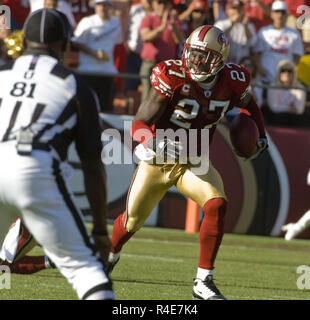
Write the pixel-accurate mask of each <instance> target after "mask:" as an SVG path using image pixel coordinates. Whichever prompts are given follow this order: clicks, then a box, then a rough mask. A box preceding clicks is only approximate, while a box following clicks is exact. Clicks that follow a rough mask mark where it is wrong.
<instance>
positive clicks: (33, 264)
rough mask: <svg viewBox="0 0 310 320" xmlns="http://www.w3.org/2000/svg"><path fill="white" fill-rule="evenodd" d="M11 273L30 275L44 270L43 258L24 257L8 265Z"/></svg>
mask: <svg viewBox="0 0 310 320" xmlns="http://www.w3.org/2000/svg"><path fill="white" fill-rule="evenodd" d="M9 267H10V270H11V272H12V273H19V274H32V273H35V272H38V271H40V270H43V269H45V268H46V267H45V256H24V257H22V258H20V259H18V260H17V261H15V262H13V263H12V264H9Z"/></svg>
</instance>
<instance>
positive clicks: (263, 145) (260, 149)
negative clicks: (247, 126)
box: [247, 137, 268, 160]
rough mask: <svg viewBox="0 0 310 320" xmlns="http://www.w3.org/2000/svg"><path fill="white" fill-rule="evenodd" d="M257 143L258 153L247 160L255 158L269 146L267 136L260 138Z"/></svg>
mask: <svg viewBox="0 0 310 320" xmlns="http://www.w3.org/2000/svg"><path fill="white" fill-rule="evenodd" d="M256 145H257V150H256V153H255V154H253V156H252V157H250V158H248V159H247V160H253V159H255V158H257V157H258V156H259V155H260V154H261V153H262V152H264V151H265V150H266V149H267V148H268V140H267V138H266V137H262V138H259V140H258V141H257V144H256Z"/></svg>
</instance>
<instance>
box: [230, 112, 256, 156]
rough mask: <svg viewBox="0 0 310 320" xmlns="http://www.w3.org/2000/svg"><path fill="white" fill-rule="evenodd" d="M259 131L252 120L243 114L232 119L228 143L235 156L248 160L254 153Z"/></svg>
mask: <svg viewBox="0 0 310 320" xmlns="http://www.w3.org/2000/svg"><path fill="white" fill-rule="evenodd" d="M258 139H259V131H258V128H257V126H256V123H255V122H254V120H252V119H251V118H250V117H249V116H247V115H246V114H244V113H239V114H238V115H236V116H235V117H234V119H233V120H232V122H231V125H230V141H231V143H232V145H233V147H234V149H235V151H236V152H237V154H238V155H239V156H241V157H244V158H250V157H251V156H253V155H254V154H255V152H256V148H257V147H256V144H257V141H258Z"/></svg>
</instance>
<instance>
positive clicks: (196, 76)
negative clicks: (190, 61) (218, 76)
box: [190, 72, 213, 82]
mask: <svg viewBox="0 0 310 320" xmlns="http://www.w3.org/2000/svg"><path fill="white" fill-rule="evenodd" d="M190 76H191V78H192V79H193V80H194V81H197V82H202V81H205V80H206V79H208V78H209V77H211V76H213V74H195V73H193V72H190Z"/></svg>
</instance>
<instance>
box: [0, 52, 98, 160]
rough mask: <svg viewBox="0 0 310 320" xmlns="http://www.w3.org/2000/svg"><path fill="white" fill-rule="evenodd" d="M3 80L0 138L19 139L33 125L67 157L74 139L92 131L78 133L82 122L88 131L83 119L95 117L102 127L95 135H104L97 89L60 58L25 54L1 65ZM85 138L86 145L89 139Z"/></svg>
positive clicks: (39, 136) (40, 138)
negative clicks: (93, 89)
mask: <svg viewBox="0 0 310 320" xmlns="http://www.w3.org/2000/svg"><path fill="white" fill-rule="evenodd" d="M0 83H1V86H0V141H2V142H3V141H8V140H15V139H16V136H17V134H18V132H19V130H20V129H21V128H22V127H29V128H30V130H31V132H32V133H33V140H34V141H35V142H36V143H40V144H47V145H49V146H51V147H52V148H53V149H55V150H56V151H57V153H59V154H60V158H62V159H63V158H65V157H66V152H67V148H68V147H69V145H70V144H71V142H72V141H74V140H76V139H78V140H83V137H82V136H84V138H86V139H87V136H88V135H89V132H86V133H85V134H77V132H76V130H75V129H76V128H77V127H79V128H81V130H82V131H83V130H84V131H85V124H81V125H79V122H81V121H83V122H89V121H90V122H93V123H92V125H94V126H95V127H96V128H97V129H95V130H93V131H96V132H93V133H91V135H92V134H94V135H95V136H96V139H97V140H98V131H100V129H99V120H98V118H97V116H96V115H95V113H96V112H97V111H98V105H97V102H96V98H95V96H94V95H93V92H92V91H91V90H90V89H89V88H88V86H86V85H85V84H84V83H81V80H80V79H79V78H78V77H77V76H76V75H75V74H74V73H72V72H71V71H70V70H69V69H67V68H65V67H64V66H63V65H62V64H60V63H59V61H58V60H57V59H55V58H54V57H52V56H49V55H44V54H35V55H34V54H26V55H23V56H21V57H19V58H18V59H16V60H15V61H13V62H11V63H9V64H7V65H4V66H3V67H1V68H0ZM83 100H84V101H83ZM85 103H86V104H87V105H86V106H85ZM86 108H87V110H86ZM83 110H85V111H83ZM86 111H87V112H86ZM96 122H97V123H96ZM99 136H100V132H99ZM89 138H91V136H90V137H89ZM92 138H94V137H92ZM99 140H100V138H99ZM79 142H81V144H82V146H81V149H85V148H84V147H83V145H84V144H85V143H87V142H85V141H77V143H79ZM98 144H99V143H98V141H97V149H98ZM86 151H87V150H86ZM89 151H90V152H92V150H89Z"/></svg>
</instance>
